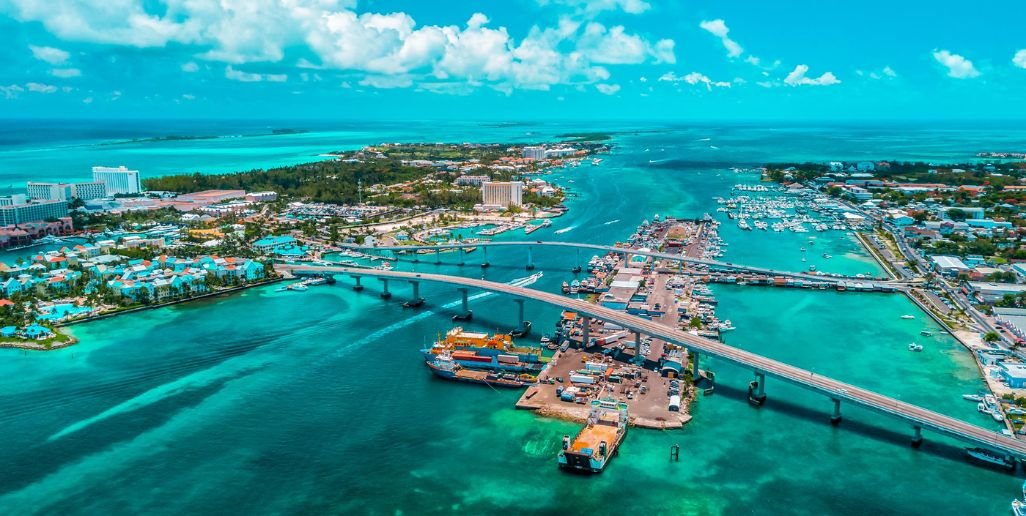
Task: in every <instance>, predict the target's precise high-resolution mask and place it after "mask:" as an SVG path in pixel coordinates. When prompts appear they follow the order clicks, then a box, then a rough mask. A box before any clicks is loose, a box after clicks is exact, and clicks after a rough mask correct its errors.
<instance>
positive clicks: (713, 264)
mask: <svg viewBox="0 0 1026 516" xmlns="http://www.w3.org/2000/svg"><path fill="white" fill-rule="evenodd" d="M339 245H340V246H341V247H347V248H350V249H356V250H358V251H361V252H364V253H366V252H370V251H417V250H421V249H426V250H431V249H459V248H466V247H525V246H538V247H570V248H575V249H591V250H595V251H601V252H602V253H621V254H629V255H641V256H650V257H652V258H655V259H659V260H672V261H678V262H684V263H690V264H696V265H705V266H708V267H710V268H718V269H727V270H735V271H745V272H753V273H756V274H765V275H768V276H785V277H789V278H800V279H805V280H809V281H819V282H824V283H839V282H842V281H851V280H854V279H855V278H851V277H837V276H830V275H826V274H822V275H820V274H808V273H804V272H791V271H779V270H775V269H767V268H764V267H753V266H749V265H738V264H734V263H729V262H720V261H716V260H703V259H701V258H692V257H688V256H683V255H680V254H673V253H660V252H656V251H639V250H634V249H624V248H622V247H613V246H608V245H599V244H582V243H577V242H543V241H541V240H538V241H535V242H474V243H472V244H436V245H404V246H362V245H356V244H339ZM858 281H873V282H876V283H886V282H889V280H882V281H881V280H874V279H869V278H859V279H858Z"/></svg>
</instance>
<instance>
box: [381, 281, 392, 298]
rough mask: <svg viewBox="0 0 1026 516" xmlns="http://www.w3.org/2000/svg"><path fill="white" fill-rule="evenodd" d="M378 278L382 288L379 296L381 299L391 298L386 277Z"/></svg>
mask: <svg viewBox="0 0 1026 516" xmlns="http://www.w3.org/2000/svg"><path fill="white" fill-rule="evenodd" d="M378 279H379V280H381V286H382V288H383V290H382V291H381V298H382V299H391V298H392V293H391V292H389V291H388V280H387V279H386V278H378Z"/></svg>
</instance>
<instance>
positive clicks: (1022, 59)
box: [1012, 48, 1026, 68]
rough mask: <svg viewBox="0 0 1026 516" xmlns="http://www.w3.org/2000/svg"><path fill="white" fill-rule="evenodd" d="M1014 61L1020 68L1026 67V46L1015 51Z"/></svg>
mask: <svg viewBox="0 0 1026 516" xmlns="http://www.w3.org/2000/svg"><path fill="white" fill-rule="evenodd" d="M1012 63H1013V64H1015V66H1018V67H1019V68H1026V48H1024V49H1022V50H1020V51H1018V52H1016V53H1015V57H1013V58H1012Z"/></svg>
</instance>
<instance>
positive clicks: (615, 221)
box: [602, 219, 620, 226]
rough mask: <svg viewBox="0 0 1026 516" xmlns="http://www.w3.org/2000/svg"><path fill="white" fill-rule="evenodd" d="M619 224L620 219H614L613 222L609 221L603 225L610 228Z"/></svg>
mask: <svg viewBox="0 0 1026 516" xmlns="http://www.w3.org/2000/svg"><path fill="white" fill-rule="evenodd" d="M617 222H620V219H613V220H610V221H607V222H603V223H602V225H603V226H608V225H610V224H616V223H617Z"/></svg>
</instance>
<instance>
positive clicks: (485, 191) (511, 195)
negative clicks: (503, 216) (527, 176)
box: [481, 181, 524, 208]
mask: <svg viewBox="0 0 1026 516" xmlns="http://www.w3.org/2000/svg"><path fill="white" fill-rule="evenodd" d="M523 190H524V185H523V183H518V182H503V181H486V182H484V183H481V203H482V204H484V205H485V206H499V207H502V208H508V207H510V206H520V205H522V204H523V203H524V202H523Z"/></svg>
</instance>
